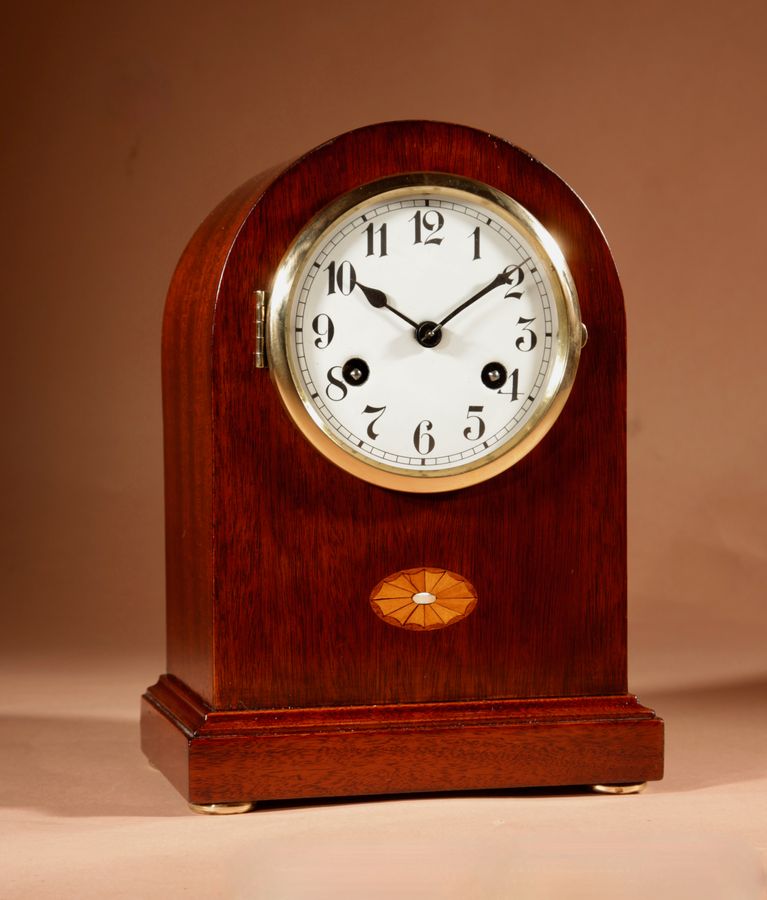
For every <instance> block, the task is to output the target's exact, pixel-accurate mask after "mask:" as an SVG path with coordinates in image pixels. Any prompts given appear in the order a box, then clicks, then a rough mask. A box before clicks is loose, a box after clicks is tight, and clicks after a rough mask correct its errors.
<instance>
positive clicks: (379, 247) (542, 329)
mask: <svg viewBox="0 0 767 900" xmlns="http://www.w3.org/2000/svg"><path fill="white" fill-rule="evenodd" d="M403 181H405V182H406V183H402V182H403ZM367 190H368V191H369V196H363V197H362V199H360V192H355V193H354V194H353V195H348V196H347V197H346V198H341V200H340V201H339V202H338V203H337V204H334V205H333V206H332V207H330V208H328V209H327V210H325V211H324V213H323V214H321V215H320V217H319V218H318V219H317V220H315V222H313V223H312V224H311V225H310V226H308V227H307V229H306V230H305V232H304V233H302V235H301V236H300V237H299V239H298V240H297V242H296V243H295V244H294V246H293V248H291V251H289V253H288V256H287V257H286V260H285V261H283V265H282V266H281V269H280V272H279V273H278V277H277V279H276V282H275V288H274V291H273V294H272V299H271V301H270V313H269V314H270V329H269V338H270V348H269V356H270V364H271V365H272V368H273V371H274V374H275V378H276V380H277V383H278V386H279V388H280V392H281V395H282V397H283V400H284V401H285V402H286V405H287V407H288V410H289V412H290V413H291V415H293V418H294V419H296V422H297V424H298V425H299V427H301V428H302V430H303V431H304V433H305V434H306V436H307V437H308V438H309V439H310V440H311V441H312V442H313V443H314V444H315V446H316V447H317V448H318V449H319V450H321V451H322V452H324V453H325V454H326V455H327V456H329V457H330V458H331V459H332V460H333V461H334V462H336V463H338V464H339V465H341V466H343V467H344V468H347V469H349V470H350V471H352V472H353V473H354V474H355V475H358V476H359V477H362V478H365V479H367V480H369V481H373V482H375V483H378V484H382V485H385V486H389V487H395V488H399V489H404V490H417V491H418V490H420V491H422V490H429V491H435V490H448V489H453V488H456V487H461V486H465V485H467V484H471V483H475V482H477V481H480V480H483V479H484V478H488V477H490V476H492V475H494V474H497V473H498V472H499V471H501V470H503V469H505V468H507V467H508V466H509V465H511V464H512V463H513V462H515V461H516V460H517V459H519V458H520V457H521V456H522V455H524V454H525V453H526V452H528V451H529V450H530V449H531V448H532V446H534V444H535V443H537V442H538V440H539V439H540V438H541V437H542V436H543V434H544V433H545V431H546V430H547V429H548V427H550V425H551V424H552V422H553V420H554V418H556V415H557V414H558V413H559V411H560V409H561V407H562V405H563V404H564V400H565V398H566V395H567V392H568V391H569V388H570V384H571V382H572V378H573V376H574V373H575V367H576V365H577V359H578V353H579V351H580V337H581V328H580V320H579V314H578V305H577V299H576V295H575V289H574V286H573V283H572V279H571V278H570V276H569V272H568V271H567V267H566V264H565V261H564V258H563V256H562V254H561V252H560V250H559V248H558V246H557V244H556V243H555V241H554V239H553V238H552V237H551V236H550V235H549V234H548V233H547V232H546V231H545V230H544V229H543V227H542V226H541V225H540V224H539V223H538V222H537V221H536V220H535V219H533V217H532V216H531V215H530V214H529V213H528V212H527V211H526V210H524V209H523V208H522V207H521V206H519V205H518V204H517V203H515V202H514V201H513V200H511V198H509V197H506V196H505V195H502V194H499V193H497V192H496V191H493V190H492V189H491V188H488V187H487V186H485V185H480V184H478V183H476V182H470V181H467V180H465V179H456V178H453V177H450V176H436V175H433V174H429V175H421V176H408V177H407V178H403V179H399V183H396V184H394V185H392V182H391V180H388V182H387V185H386V186H383V185H381V184H378V185H376V186H368V189H367ZM364 193H365V190H364V189H363V194H364ZM345 205H346V206H347V208H344V206H345ZM339 451H340V452H339Z"/></svg>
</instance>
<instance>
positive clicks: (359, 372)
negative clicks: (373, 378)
mask: <svg viewBox="0 0 767 900" xmlns="http://www.w3.org/2000/svg"><path fill="white" fill-rule="evenodd" d="M341 375H342V376H343V379H344V381H345V382H346V383H347V384H348V385H351V386H352V387H358V386H359V385H361V384H364V383H365V382H366V381H367V380H368V376H369V375H370V366H368V364H367V363H366V362H365V360H364V359H359V357H357V356H354V357H352V359H348V360H347V361H346V362H345V363H344V365H343V368H342V369H341Z"/></svg>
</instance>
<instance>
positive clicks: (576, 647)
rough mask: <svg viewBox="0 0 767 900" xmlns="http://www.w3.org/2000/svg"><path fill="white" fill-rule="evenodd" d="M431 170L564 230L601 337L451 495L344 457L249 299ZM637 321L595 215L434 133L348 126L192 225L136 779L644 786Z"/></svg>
mask: <svg viewBox="0 0 767 900" xmlns="http://www.w3.org/2000/svg"><path fill="white" fill-rule="evenodd" d="M418 171H424V172H442V173H453V174H456V175H460V176H462V177H467V178H472V179H475V180H477V181H480V182H484V183H486V184H488V185H490V186H491V187H493V188H495V189H497V190H500V191H502V192H504V193H506V194H508V195H509V196H511V197H513V198H514V199H515V200H517V201H518V202H519V203H521V204H522V205H523V206H524V207H525V208H526V209H527V210H529V211H530V212H531V213H532V214H533V215H534V216H535V217H536V218H537V219H538V220H539V221H540V222H541V223H542V225H543V226H544V227H545V228H546V229H548V230H549V231H550V232H551V233H552V234H553V235H554V236H555V238H556V239H557V241H558V243H559V246H560V248H561V249H562V251H563V253H564V255H565V258H566V261H567V265H568V267H569V269H570V272H571V273H572V276H573V279H574V282H575V285H576V288H577V292H578V297H579V301H580V306H581V314H582V318H583V321H584V323H585V324H586V326H587V328H588V334H589V342H588V345H587V346H586V347H585V348H584V350H583V353H582V354H581V360H580V366H579V370H578V374H577V377H576V379H575V384H574V386H573V389H572V392H571V395H570V397H569V399H568V402H567V404H566V405H565V408H564V410H563V412H562V414H561V415H560V417H559V419H558V421H557V422H556V423H555V425H554V426H553V428H552V429H551V431H550V432H549V434H548V435H547V436H546V437H545V439H544V440H543V441H542V442H541V443H540V444H539V445H538V446H537V447H536V448H535V449H534V450H532V452H530V453H529V454H528V455H527V456H526V457H524V458H523V459H522V460H521V461H520V462H518V463H517V464H516V465H514V466H513V467H512V468H511V469H509V470H508V471H506V472H505V473H503V474H501V475H499V476H497V477H495V478H493V479H491V480H489V481H486V482H483V483H481V484H478V485H475V486H473V487H469V488H466V489H464V490H460V491H452V492H449V493H445V494H429V495H421V494H409V493H402V492H395V491H390V490H386V489H384V488H380V487H376V486H374V485H371V484H369V483H367V482H363V481H361V480H359V479H356V478H354V477H352V476H350V475H349V474H348V473H346V472H344V471H343V470H342V469H340V468H338V467H336V466H334V465H333V464H331V463H330V462H329V461H327V460H326V459H325V458H324V457H323V456H321V455H320V454H318V453H317V452H316V451H315V450H314V449H313V447H312V446H311V445H310V444H309V443H308V442H307V441H306V440H305V439H304V438H303V436H302V435H301V434H300V433H299V432H298V431H297V430H296V428H295V427H294V425H293V424H292V423H291V422H290V420H289V419H288V417H287V415H286V413H285V411H284V410H283V408H282V406H281V404H280V400H279V398H278V395H277V391H276V390H275V388H274V386H273V384H272V382H271V380H270V377H269V372H268V370H266V369H257V368H255V366H254V350H255V342H256V330H257V323H256V316H255V308H254V292H255V291H259V290H263V291H267V292H268V291H269V289H270V285H271V283H272V278H273V276H274V273H275V271H276V269H277V267H278V264H279V262H280V260H281V258H282V257H283V255H284V254H285V252H286V250H287V248H288V246H289V245H290V243H291V241H292V240H293V239H294V238H295V236H296V235H297V233H298V232H299V231H300V230H301V229H302V228H303V227H304V226H305V225H306V223H307V222H308V221H309V220H310V219H311V218H312V217H313V216H314V215H315V214H316V213H317V212H318V211H320V210H321V209H322V208H323V207H325V206H326V205H327V204H328V203H330V202H331V201H332V200H334V199H335V198H337V197H338V196H340V195H342V194H344V193H346V192H347V191H350V190H351V189H353V188H355V187H356V186H359V185H362V184H366V183H369V182H372V181H375V180H377V179H381V178H385V177H388V176H393V175H396V174H399V173H406V172H418ZM625 390H626V382H625V320H624V309H623V300H622V294H621V289H620V284H619V281H618V277H617V273H616V270H615V266H614V263H613V261H612V258H611V255H610V252H609V249H608V247H607V244H606V242H605V240H604V238H603V236H602V233H601V231H600V229H599V227H598V225H597V224H596V222H595V221H594V219H593V218H592V216H591V214H590V213H589V211H588V210H587V209H586V207H585V206H584V204H583V203H582V202H581V201H580V200H579V198H578V197H577V196H576V194H575V193H574V192H573V191H572V190H571V189H570V188H569V187H568V186H567V185H566V184H565V183H564V182H563V181H562V180H561V179H559V178H558V177H557V176H556V175H554V174H553V173H552V172H551V171H550V170H549V169H547V168H546V167H545V166H543V165H542V164H541V163H539V162H537V161H536V160H534V159H533V158H532V157H531V156H530V155H529V154H527V153H526V152H524V151H523V150H520V149H519V148H517V147H515V146H513V145H511V144H509V143H507V142H505V141H503V140H501V139H499V138H496V137H493V136H490V135H488V134H486V133H483V132H481V131H477V130H474V129H471V128H466V127H462V126H457V125H448V124H442V123H435V122H418V121H413V122H395V123H388V124H383V125H375V126H370V127H367V128H362V129H359V130H356V131H352V132H349V133H347V134H344V135H342V136H340V137H338V138H335V139H334V140H332V141H330V142H328V143H326V144H324V145H322V146H320V147H318V148H316V149H315V150H313V151H311V152H310V153H308V154H307V155H306V156H304V157H302V158H301V159H299V160H297V161H295V162H293V163H291V164H290V165H287V166H284V167H278V168H276V169H273V170H271V171H269V172H266V173H264V174H262V175H260V176H258V177H256V178H254V179H253V180H251V181H249V182H248V183H246V184H245V185H243V186H242V187H241V188H239V189H238V190H236V191H235V192H234V193H233V194H231V195H230V196H229V197H228V198H227V199H226V200H225V201H223V203H222V204H221V205H220V206H219V207H218V208H217V209H216V210H215V211H214V212H213V213H211V215H210V216H209V217H208V218H207V219H206V221H205V222H204V223H203V224H202V225H201V226H200V228H199V229H198V231H197V233H196V234H195V235H194V237H193V238H192V240H191V242H190V244H189V245H188V247H187V249H186V250H185V252H184V254H183V256H182V258H181V260H180V262H179V264H178V267H177V269H176V272H175V275H174V276H173V280H172V283H171V286H170V290H169V294H168V300H167V305H166V312H165V322H164V331H163V408H164V435H165V485H166V558H167V668H168V673H167V674H166V675H163V676H161V678H160V679H159V681H158V682H157V684H155V685H153V686H152V687H151V688H149V689H148V690H147V692H146V694H145V695H144V698H143V702H142V743H143V747H144V750H145V752H146V753H147V755H148V756H149V758H150V760H151V761H152V762H153V763H154V764H155V765H156V766H157V767H158V768H159V769H160V770H161V771H163V772H164V773H165V774H166V775H167V776H168V778H170V780H171V781H172V782H173V783H174V784H175V785H176V786H177V788H178V789H179V790H180V791H181V792H182V793H183V794H184V796H185V797H186V798H187V799H188V800H189V801H190V802H193V803H197V804H210V803H224V802H239V801H244V800H259V799H276V798H287V797H310V796H329V795H344V794H373V793H387V792H397V793H399V792H407V791H436V790H457V789H470V788H500V787H514V786H532V785H565V784H594V783H623V782H641V781H647V780H652V779H658V778H661V777H662V766H663V723H662V721H661V720H660V719H659V718H657V717H656V716H655V714H654V713H653V712H652V711H651V710H649V709H646V708H645V707H642V706H640V705H639V704H638V703H637V701H636V698H634V697H633V696H632V695H630V694H628V693H627V675H626V448H625V410H626V401H625ZM414 567H437V568H440V567H441V568H444V569H448V570H450V571H452V572H455V573H459V574H460V575H461V576H462V577H465V578H466V579H467V581H468V582H470V583H471V584H472V585H473V586H474V589H475V590H476V597H477V602H476V608H475V609H474V611H473V612H472V614H471V615H468V616H466V617H465V618H464V619H463V620H462V621H460V622H458V623H457V624H455V625H453V626H451V627H445V628H439V629H434V630H420V631H413V630H408V629H404V628H396V627H392V625H391V624H390V623H387V622H386V621H384V620H383V619H382V618H381V616H380V615H376V614H375V612H374V610H372V609H371V605H370V603H369V597H370V594H371V590H372V589H373V588H374V587H375V586H376V584H378V583H379V582H380V581H381V580H382V579H384V578H386V577H387V576H388V575H390V574H391V573H396V572H399V571H402V570H410V569H413V568H414Z"/></svg>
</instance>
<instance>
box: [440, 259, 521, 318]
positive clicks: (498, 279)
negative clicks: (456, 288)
mask: <svg viewBox="0 0 767 900" xmlns="http://www.w3.org/2000/svg"><path fill="white" fill-rule="evenodd" d="M520 268H521V267H520V266H517V265H513V266H506V268H505V269H504V270H503V272H501V273H500V274H498V275H496V276H495V278H494V279H493V280H492V281H491V282H490V283H489V284H486V285H485V286H484V287H483V288H482V290H479V291H477V293H476V294H474V296H472V297H469V299H468V300H464V302H463V303H462V304H461V305H460V306H458V307H456V308H455V309H454V310H453V311H452V312H451V313H449V314H448V315H446V316H445V318H444V319H443V320H442V321H441V322H440V323H439V327H440V328H442V327H443V326H444V325H446V324H447V323H448V322H449V321H450V320H451V319H452V318H454V317H455V316H457V315H458V313H459V312H463V310H465V309H466V307H467V306H471V304H472V303H475V302H476V301H477V300H479V298H480V297H484V296H485V294H489V293H490V291H494V290H495V289H496V288H497V287H500V286H501V285H502V284H511V283H512V281H513V279H514V278H515V277H516V275H517V272H518V271H519V270H520ZM520 280H521V279H520Z"/></svg>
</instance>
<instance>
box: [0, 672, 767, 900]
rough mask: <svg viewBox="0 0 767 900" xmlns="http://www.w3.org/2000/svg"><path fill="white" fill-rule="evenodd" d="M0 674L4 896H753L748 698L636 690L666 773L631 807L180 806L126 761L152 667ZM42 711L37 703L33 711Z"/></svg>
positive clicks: (474, 799)
mask: <svg viewBox="0 0 767 900" xmlns="http://www.w3.org/2000/svg"><path fill="white" fill-rule="evenodd" d="M41 666H42V667H40V664H38V665H35V664H33V663H32V661H28V662H27V663H24V664H22V663H18V664H16V665H14V664H8V665H6V666H5V669H4V671H3V672H2V675H3V684H4V685H6V688H7V689H6V691H4V695H3V698H2V699H3V707H4V711H5V718H4V720H3V726H2V741H0V771H2V772H3V790H2V793H1V796H0V847H1V848H2V867H1V868H2V877H1V878H0V896H2V897H3V898H14V900H16V898H19V900H21V898H25V900H26V898H30V900H32V898H34V900H48V898H51V900H53V898H56V900H59V898H62V897H77V898H78V900H91V898H93V900H96V898H98V900H101V898H105V897H110V898H122V897H125V898H134V897H135V898H142V900H154V898H158V900H159V898H162V900H172V898H176V897H195V898H197V897H200V898H217V897H225V898H230V897H234V898H251V897H256V898H268V900H282V898H301V900H303V898H323V900H325V898H327V900H330V898H355V900H356V898H360V900H362V898H365V900H367V898H389V897H392V896H401V897H406V898H410V897H414V898H449V900H453V898H455V900H467V898H482V900H488V898H489V900H495V898H499V900H500V898H504V900H505V898H512V897H513V898H515V900H516V898H524V900H526V898H535V900H538V898H557V900H558V898H589V900H593V898H605V900H607V898H610V900H622V898H626V900H639V898H646V897H652V898H653V900H665V898H669V900H671V898H673V900H679V898H694V900H709V898H710V900H715V898H716V900H741V898H743V900H751V898H753V900H756V898H761V897H763V896H764V885H765V881H764V867H765V863H766V862H767V762H766V760H767V716H765V714H764V712H765V708H767V683H765V682H763V681H762V682H758V681H756V682H752V683H734V684H732V685H729V686H726V685H725V686H720V687H716V688H712V689H707V688H706V687H699V688H689V689H678V690H667V691H656V692H654V693H650V692H645V693H644V694H643V695H642V700H643V701H644V702H647V703H650V704H655V705H657V708H658V710H659V711H661V712H662V713H663V715H664V716H665V717H666V720H667V727H668V732H667V734H668V753H667V772H668V774H667V777H666V780H665V781H663V782H660V783H658V784H653V785H650V787H649V788H648V790H647V791H646V792H645V793H644V794H642V795H639V796H636V797H604V796H596V795H591V794H584V793H576V792H570V793H567V792H562V793H557V792H545V791H528V792H525V791H516V792H511V791H510V792H482V793H472V794H466V795H460V794H454V795H448V796H440V797H429V796H421V797H417V798H404V797H397V798H392V799H378V800H367V799H361V800H360V799H357V800H350V801H340V800H339V801H324V802H323V801H317V802H311V803H300V802H295V803H292V802H291V803H272V804H269V805H268V806H265V807H263V808H262V809H261V810H259V811H258V812H255V813H251V814H249V815H244V816H229V817H224V818H219V817H208V816H199V815H195V814H193V813H190V812H188V811H187V807H186V805H185V803H184V801H183V800H182V798H181V797H180V795H178V794H177V793H176V791H175V790H174V789H173V788H172V787H171V786H170V785H169V784H168V782H167V781H166V780H165V779H164V778H163V777H162V776H161V775H160V774H159V773H158V772H156V771H154V770H153V769H151V768H150V767H149V766H148V765H147V764H146V762H145V761H144V759H143V757H142V755H141V753H140V751H139V748H138V723H137V712H138V702H137V698H138V696H139V694H140V692H141V691H142V690H143V687H144V686H145V682H147V680H148V677H149V676H148V675H147V673H148V672H154V671H155V669H156V668H157V666H158V661H157V660H153V659H136V660H134V661H133V662H122V663H120V664H103V665H101V666H100V667H94V666H93V663H92V662H91V663H90V664H89V665H88V667H87V668H86V667H85V666H83V668H82V669H78V668H77V667H76V666H73V664H72V662H71V661H69V662H66V661H62V662H61V663H58V664H57V663H56V661H55V660H51V659H50V658H49V659H48V662H47V664H46V663H45V662H43V663H42V664H41ZM51 697H55V700H52V699H50V698H51Z"/></svg>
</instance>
